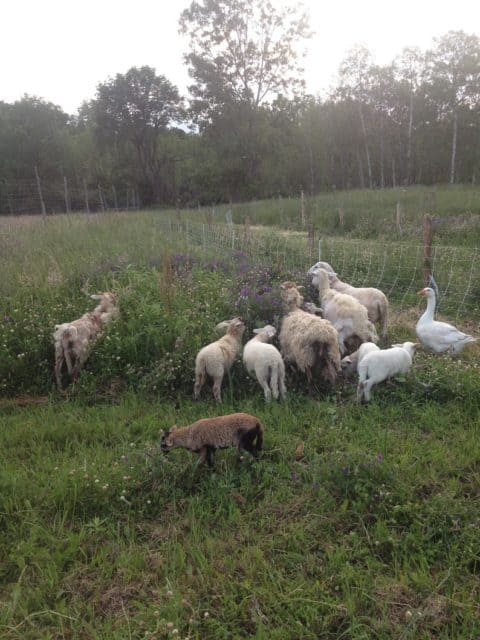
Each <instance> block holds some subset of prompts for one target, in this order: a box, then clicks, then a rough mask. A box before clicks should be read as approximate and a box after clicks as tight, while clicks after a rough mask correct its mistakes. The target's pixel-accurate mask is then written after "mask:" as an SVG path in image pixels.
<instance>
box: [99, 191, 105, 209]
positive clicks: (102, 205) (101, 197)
mask: <svg viewBox="0 0 480 640" xmlns="http://www.w3.org/2000/svg"><path fill="white" fill-rule="evenodd" d="M98 198H99V200H100V209H101V210H102V211H103V212H104V211H105V204H104V202H103V196H102V187H101V186H100V185H98Z"/></svg>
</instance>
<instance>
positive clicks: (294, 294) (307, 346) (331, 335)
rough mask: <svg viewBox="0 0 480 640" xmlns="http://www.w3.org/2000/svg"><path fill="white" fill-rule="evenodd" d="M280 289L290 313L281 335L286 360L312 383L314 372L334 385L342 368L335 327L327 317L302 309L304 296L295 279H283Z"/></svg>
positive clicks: (285, 318)
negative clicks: (291, 280) (285, 280)
mask: <svg viewBox="0 0 480 640" xmlns="http://www.w3.org/2000/svg"><path fill="white" fill-rule="evenodd" d="M280 288H281V297H282V302H283V305H284V309H285V311H286V312H287V314H286V315H285V316H284V318H283V321H282V328H281V331H280V336H279V338H280V347H281V351H282V354H283V357H284V359H285V362H289V363H292V364H294V365H295V366H296V367H297V368H298V369H299V370H300V371H301V372H303V373H305V374H306V375H307V380H308V383H309V384H311V382H312V379H313V374H314V373H315V372H318V373H319V375H320V376H321V377H322V378H323V379H324V380H326V381H328V382H330V383H331V384H332V385H333V384H335V381H336V379H337V374H338V372H339V370H340V351H339V347H338V333H337V331H336V329H335V328H334V327H333V326H332V325H331V324H330V322H328V320H323V319H322V318H318V317H317V316H315V315H313V314H311V313H307V312H306V311H302V309H301V308H300V307H301V306H302V304H303V297H302V296H301V295H300V293H299V291H298V288H297V286H296V285H295V283H294V282H284V283H283V284H282V285H280Z"/></svg>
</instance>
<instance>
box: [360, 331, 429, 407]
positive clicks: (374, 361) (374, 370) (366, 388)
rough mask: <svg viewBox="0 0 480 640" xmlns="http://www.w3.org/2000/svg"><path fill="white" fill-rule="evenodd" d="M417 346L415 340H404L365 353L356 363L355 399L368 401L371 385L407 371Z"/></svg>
mask: <svg viewBox="0 0 480 640" xmlns="http://www.w3.org/2000/svg"><path fill="white" fill-rule="evenodd" d="M417 346H418V345H417V343H415V342H404V343H403V344H394V345H393V346H392V348H391V349H383V350H379V351H373V352H372V353H369V354H367V355H366V356H365V357H364V358H363V359H362V361H361V362H360V364H359V365H358V387H357V401H358V402H362V400H364V401H365V402H370V398H371V390H372V387H373V385H375V384H378V383H379V382H383V381H384V380H387V378H392V377H393V376H397V375H400V374H402V373H408V371H409V370H410V367H411V366H412V359H413V355H414V353H415V349H416V347H417Z"/></svg>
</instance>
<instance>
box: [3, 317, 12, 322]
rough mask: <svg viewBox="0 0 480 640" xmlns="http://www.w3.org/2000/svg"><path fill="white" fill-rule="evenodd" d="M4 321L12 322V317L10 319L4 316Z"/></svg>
mask: <svg viewBox="0 0 480 640" xmlns="http://www.w3.org/2000/svg"><path fill="white" fill-rule="evenodd" d="M3 321H4V322H11V321H12V319H11V317H10V316H3Z"/></svg>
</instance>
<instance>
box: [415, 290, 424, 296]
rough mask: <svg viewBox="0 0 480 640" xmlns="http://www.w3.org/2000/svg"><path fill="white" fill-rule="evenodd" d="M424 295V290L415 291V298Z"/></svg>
mask: <svg viewBox="0 0 480 640" xmlns="http://www.w3.org/2000/svg"><path fill="white" fill-rule="evenodd" d="M424 295H425V289H420V291H417V296H424Z"/></svg>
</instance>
